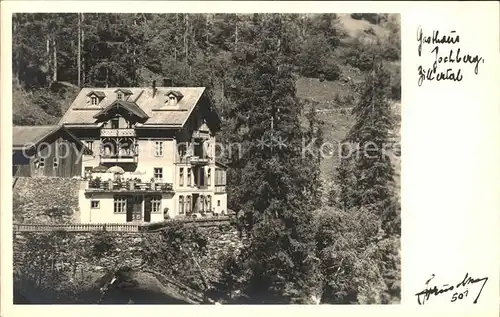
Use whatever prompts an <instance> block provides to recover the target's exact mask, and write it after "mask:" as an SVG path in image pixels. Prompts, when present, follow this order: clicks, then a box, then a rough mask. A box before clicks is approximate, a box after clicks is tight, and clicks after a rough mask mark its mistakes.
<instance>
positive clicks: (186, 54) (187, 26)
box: [184, 14, 189, 64]
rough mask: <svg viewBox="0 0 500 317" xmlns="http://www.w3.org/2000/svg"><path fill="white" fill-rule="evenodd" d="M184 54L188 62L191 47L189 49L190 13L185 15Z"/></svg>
mask: <svg viewBox="0 0 500 317" xmlns="http://www.w3.org/2000/svg"><path fill="white" fill-rule="evenodd" d="M184 22H185V27H184V55H185V56H186V64H187V63H188V57H189V49H188V31H189V20H188V15H187V14H185V15H184Z"/></svg>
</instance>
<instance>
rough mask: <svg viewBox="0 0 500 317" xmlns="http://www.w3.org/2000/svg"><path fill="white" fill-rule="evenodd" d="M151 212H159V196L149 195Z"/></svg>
mask: <svg viewBox="0 0 500 317" xmlns="http://www.w3.org/2000/svg"><path fill="white" fill-rule="evenodd" d="M151 212H161V196H160V195H156V196H153V197H151Z"/></svg>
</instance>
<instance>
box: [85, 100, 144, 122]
mask: <svg viewBox="0 0 500 317" xmlns="http://www.w3.org/2000/svg"><path fill="white" fill-rule="evenodd" d="M115 107H122V108H123V109H125V110H127V111H130V112H131V113H133V114H135V115H136V116H138V117H139V118H143V119H146V118H149V116H148V115H147V114H146V113H145V112H144V110H142V109H141V108H140V107H139V106H138V105H137V104H136V103H135V102H131V101H123V100H116V101H114V102H113V103H112V104H110V105H109V106H107V107H106V108H104V109H103V110H101V111H99V112H98V113H96V114H95V115H94V118H98V117H100V116H102V115H105V114H106V113H107V112H108V111H109V110H111V109H112V108H115Z"/></svg>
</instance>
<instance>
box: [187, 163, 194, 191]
mask: <svg viewBox="0 0 500 317" xmlns="http://www.w3.org/2000/svg"><path fill="white" fill-rule="evenodd" d="M187 185H188V186H193V184H191V169H190V168H189V167H188V169H187Z"/></svg>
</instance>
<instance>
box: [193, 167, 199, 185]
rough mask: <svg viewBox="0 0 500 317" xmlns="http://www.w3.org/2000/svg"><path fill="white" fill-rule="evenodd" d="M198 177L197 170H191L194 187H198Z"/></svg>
mask: <svg viewBox="0 0 500 317" xmlns="http://www.w3.org/2000/svg"><path fill="white" fill-rule="evenodd" d="M198 176H199V175H198V170H197V169H195V170H193V177H194V186H198V184H199V183H198Z"/></svg>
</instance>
